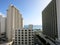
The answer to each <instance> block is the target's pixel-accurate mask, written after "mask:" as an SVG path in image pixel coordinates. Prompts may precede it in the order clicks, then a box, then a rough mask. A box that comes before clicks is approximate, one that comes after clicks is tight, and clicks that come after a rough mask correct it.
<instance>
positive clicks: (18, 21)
mask: <svg viewBox="0 0 60 45" xmlns="http://www.w3.org/2000/svg"><path fill="white" fill-rule="evenodd" d="M20 28H23V18H22V15H21V14H20V13H19V10H18V9H17V8H16V7H15V6H13V5H10V6H9V8H8V9H7V33H6V36H7V39H8V41H11V40H12V39H15V38H14V36H15V30H16V29H20Z"/></svg>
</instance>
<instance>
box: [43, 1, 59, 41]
mask: <svg viewBox="0 0 60 45" xmlns="http://www.w3.org/2000/svg"><path fill="white" fill-rule="evenodd" d="M42 25H43V34H45V35H47V36H49V37H51V38H53V39H58V40H60V0H52V1H51V2H50V3H49V4H48V6H47V7H46V8H45V9H44V10H43V12H42Z"/></svg>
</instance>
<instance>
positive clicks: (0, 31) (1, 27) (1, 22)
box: [0, 15, 6, 34]
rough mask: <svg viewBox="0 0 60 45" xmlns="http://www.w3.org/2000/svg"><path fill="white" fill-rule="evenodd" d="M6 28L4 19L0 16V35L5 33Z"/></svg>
mask: <svg viewBox="0 0 60 45" xmlns="http://www.w3.org/2000/svg"><path fill="white" fill-rule="evenodd" d="M5 26H6V17H3V16H2V15H0V34H3V33H5V29H6V28H5Z"/></svg>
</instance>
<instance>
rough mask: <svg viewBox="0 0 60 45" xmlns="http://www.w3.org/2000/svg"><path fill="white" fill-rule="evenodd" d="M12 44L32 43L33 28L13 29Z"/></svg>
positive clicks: (26, 44) (23, 44)
mask: <svg viewBox="0 0 60 45" xmlns="http://www.w3.org/2000/svg"><path fill="white" fill-rule="evenodd" d="M14 45H34V38H33V30H31V29H19V30H15V43H14Z"/></svg>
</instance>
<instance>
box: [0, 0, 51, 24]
mask: <svg viewBox="0 0 60 45" xmlns="http://www.w3.org/2000/svg"><path fill="white" fill-rule="evenodd" d="M50 1H51V0H0V14H2V15H3V16H6V14H7V12H6V10H7V9H8V6H9V5H10V4H13V5H14V6H15V7H16V8H17V9H18V10H19V11H20V13H21V14H22V17H23V20H24V25H29V24H33V25H42V10H43V9H44V8H45V7H46V6H47V5H48V3H49V2H50Z"/></svg>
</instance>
